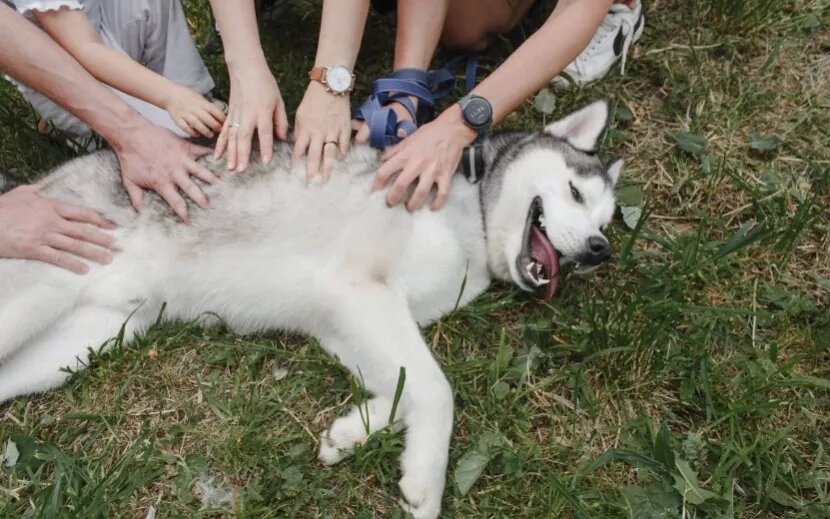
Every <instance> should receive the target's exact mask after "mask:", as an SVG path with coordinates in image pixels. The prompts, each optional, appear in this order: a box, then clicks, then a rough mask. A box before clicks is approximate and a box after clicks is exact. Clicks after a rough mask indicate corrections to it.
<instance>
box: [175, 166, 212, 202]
mask: <svg viewBox="0 0 830 519" xmlns="http://www.w3.org/2000/svg"><path fill="white" fill-rule="evenodd" d="M175 182H176V186H177V187H178V188H179V189H180V190H181V191H182V192H183V193H184V194H186V195H187V196H188V197H189V198H190V199H191V200H193V201H194V202H196V205H198V206H199V207H201V208H202V209H208V208H209V207H210V204H209V203H208V199H207V197H206V196H205V194H204V193H203V192H202V190H201V189H199V186H197V185H196V183H195V182H193V179H191V178H190V175H189V174H187V173H182V174H181V175H179V176H178V177H176V180H175Z"/></svg>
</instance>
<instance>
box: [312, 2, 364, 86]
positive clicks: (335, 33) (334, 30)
mask: <svg viewBox="0 0 830 519" xmlns="http://www.w3.org/2000/svg"><path fill="white" fill-rule="evenodd" d="M368 14H369V0H325V2H324V3H323V18H322V21H321V24H320V40H319V42H318V43H317V58H316V59H315V61H314V65H315V66H317V67H326V66H331V65H344V66H346V67H348V68H350V69H353V68H354V63H355V60H357V53H358V51H359V50H360V42H361V40H362V39H363V28H364V26H365V25H366V16H367V15H368Z"/></svg>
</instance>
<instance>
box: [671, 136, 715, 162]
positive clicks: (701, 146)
mask: <svg viewBox="0 0 830 519" xmlns="http://www.w3.org/2000/svg"><path fill="white" fill-rule="evenodd" d="M672 137H673V138H674V140H675V142H677V148H678V149H679V150H680V151H683V152H686V153H688V154H689V155H694V156H695V157H700V156H701V155H703V152H704V151H706V148H707V147H708V145H709V141H707V140H706V137H703V136H701V135H692V134H690V133H685V132H676V133H673V134H672Z"/></svg>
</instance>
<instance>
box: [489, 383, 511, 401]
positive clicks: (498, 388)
mask: <svg viewBox="0 0 830 519" xmlns="http://www.w3.org/2000/svg"><path fill="white" fill-rule="evenodd" d="M508 393H510V384H508V383H507V382H504V381H499V382H496V383H495V384H493V396H494V397H496V400H503V399H504V397H506V396H507V394H508Z"/></svg>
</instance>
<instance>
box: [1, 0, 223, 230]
mask: <svg viewBox="0 0 830 519" xmlns="http://www.w3.org/2000/svg"><path fill="white" fill-rule="evenodd" d="M0 27H3V29H4V34H3V45H0V70H3V71H5V72H7V73H8V74H9V75H10V76H12V77H14V78H15V79H17V80H19V81H21V82H23V83H26V84H27V85H29V86H30V87H32V88H34V89H35V90H37V91H39V92H40V93H42V94H43V95H45V96H47V97H49V98H50V99H52V100H53V101H55V102H56V103H58V104H59V105H60V106H62V107H63V108H65V109H66V110H68V111H69V112H70V113H72V114H73V115H75V116H76V117H78V118H80V119H81V120H83V121H84V122H86V123H87V124H88V125H89V126H90V127H91V128H92V129H93V130H95V131H96V132H97V133H98V134H99V135H101V137H103V138H104V139H105V140H106V141H107V142H109V143H110V145H111V146H112V148H113V151H115V154H116V155H117V156H118V161H119V163H120V164H121V176H122V179H123V182H124V186H125V188H126V189H127V192H128V193H129V195H130V198H131V199H132V202H133V205H134V206H135V207H136V209H139V208H140V207H141V202H142V197H143V190H142V189H143V188H146V189H153V190H154V191H156V192H158V193H159V194H160V195H161V196H162V197H163V198H164V199H165V200H166V201H167V203H168V204H170V206H171V207H172V208H173V210H174V211H175V212H176V214H177V215H179V216H180V217H181V218H182V219H183V220H186V219H187V204H186V203H185V201H184V199H183V198H182V197H181V195H180V194H179V190H181V191H183V192H184V193H186V194H187V195H188V196H189V197H190V198H192V199H193V200H194V201H195V202H196V203H198V204H199V205H200V206H202V207H207V199H206V198H205V197H204V194H202V193H201V191H200V190H199V188H198V187H197V186H196V185H195V184H194V183H193V181H192V180H191V179H190V175H196V176H198V177H199V178H202V179H203V180H206V181H212V180H214V179H215V177H213V175H212V174H211V173H210V172H209V171H208V170H207V169H206V168H205V167H203V166H201V165H200V164H198V163H196V161H195V159H196V158H198V157H200V156H202V155H205V154H207V153H209V152H210V150H208V149H207V148H202V147H199V146H194V145H192V144H190V143H188V142H186V141H183V140H181V139H179V138H177V137H175V136H174V135H173V134H171V133H170V132H168V131H166V130H162V129H160V128H157V127H155V126H153V125H152V124H150V123H149V122H148V121H147V120H146V119H144V118H143V117H141V115H139V114H138V113H137V112H135V111H134V110H133V109H132V108H130V107H129V106H128V105H127V104H126V103H124V102H123V101H121V100H120V99H119V98H118V97H116V95H115V94H113V93H112V92H111V91H110V90H109V89H108V88H106V87H105V86H104V85H102V84H101V83H100V82H99V81H97V80H96V79H95V78H94V77H92V76H91V75H90V74H89V72H87V71H86V70H85V69H84V68H83V67H82V66H81V65H80V64H79V63H78V62H77V61H76V60H75V59H73V58H72V56H70V55H69V54H68V53H67V52H66V51H65V50H64V49H62V48H61V47H60V46H59V45H57V44H56V43H55V42H54V41H53V40H52V39H51V38H49V37H48V36H47V35H46V34H44V32H43V31H41V30H39V29H38V28H37V27H35V26H34V25H32V24H31V23H29V22H28V21H26V20H25V19H24V18H23V17H21V16H20V15H18V14H17V13H15V12H14V11H13V10H11V9H9V8H8V7H6V6H5V5H3V4H0ZM4 196H5V195H4Z"/></svg>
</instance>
